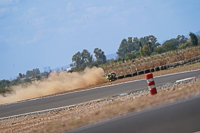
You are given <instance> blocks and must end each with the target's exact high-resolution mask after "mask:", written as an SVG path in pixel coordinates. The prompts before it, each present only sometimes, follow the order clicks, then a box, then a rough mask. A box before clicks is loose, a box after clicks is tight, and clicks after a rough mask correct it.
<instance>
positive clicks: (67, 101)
mask: <svg viewBox="0 0 200 133" xmlns="http://www.w3.org/2000/svg"><path fill="white" fill-rule="evenodd" d="M198 75H200V70H196V71H189V72H184V73H177V74H173V75H166V76H162V77H155V78H154V80H155V83H156V86H159V85H162V84H165V83H169V82H174V81H176V80H180V79H183V78H188V77H193V76H198ZM144 77H145V76H144ZM143 89H147V83H146V79H143V80H138V81H133V82H128V83H123V84H118V85H112V86H105V87H98V88H94V89H90V90H86V91H79V92H73V93H67V94H62V95H57V96H52V97H46V98H41V99H35V100H29V101H24V102H17V103H12V104H7V105H0V118H2V117H8V116H13V115H18V114H23V113H28V112H34V111H40V110H46V109H51V108H57V107H62V106H68V105H73V104H77V103H82V102H86V101H90V100H95V99H99V98H103V97H109V96H113V95H118V94H121V93H129V92H132V91H138V90H143Z"/></svg>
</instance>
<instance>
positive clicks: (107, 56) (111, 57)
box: [106, 54, 118, 60]
mask: <svg viewBox="0 0 200 133" xmlns="http://www.w3.org/2000/svg"><path fill="white" fill-rule="evenodd" d="M117 56H118V55H117V54H108V55H106V59H107V60H110V59H116V57H117Z"/></svg>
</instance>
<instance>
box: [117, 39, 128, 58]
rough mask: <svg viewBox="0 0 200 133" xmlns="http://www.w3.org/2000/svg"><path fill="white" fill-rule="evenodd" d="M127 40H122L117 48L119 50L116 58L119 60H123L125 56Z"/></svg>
mask: <svg viewBox="0 0 200 133" xmlns="http://www.w3.org/2000/svg"><path fill="white" fill-rule="evenodd" d="M127 52H128V51H127V40H126V39H123V40H122V42H121V44H120V46H119V49H118V52H117V54H118V56H119V58H121V59H122V58H125V57H126V56H127Z"/></svg>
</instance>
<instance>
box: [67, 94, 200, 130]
mask: <svg viewBox="0 0 200 133" xmlns="http://www.w3.org/2000/svg"><path fill="white" fill-rule="evenodd" d="M68 133H200V96H198V97H193V98H190V99H186V100H182V101H178V102H175V103H170V104H165V105H162V106H160V107H156V108H152V109H147V110H143V111H141V112H136V113H131V114H128V115H126V116H123V117H118V118H114V119H111V120H108V121H104V122H100V123H97V124H93V125H89V126H85V127H81V128H79V129H75V130H73V131H69V132H68Z"/></svg>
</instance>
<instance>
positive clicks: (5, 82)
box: [0, 79, 10, 88]
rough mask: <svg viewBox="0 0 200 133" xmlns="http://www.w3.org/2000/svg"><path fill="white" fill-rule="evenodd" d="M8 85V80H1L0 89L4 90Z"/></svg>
mask: <svg viewBox="0 0 200 133" xmlns="http://www.w3.org/2000/svg"><path fill="white" fill-rule="evenodd" d="M9 84H10V81H9V80H5V79H4V80H1V81H0V88H4V87H6V86H9Z"/></svg>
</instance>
